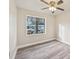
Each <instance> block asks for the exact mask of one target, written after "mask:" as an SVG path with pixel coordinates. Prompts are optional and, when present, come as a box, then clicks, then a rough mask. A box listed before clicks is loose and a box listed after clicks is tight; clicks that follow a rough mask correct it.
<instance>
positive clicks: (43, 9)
mask: <svg viewBox="0 0 79 59" xmlns="http://www.w3.org/2000/svg"><path fill="white" fill-rule="evenodd" d="M48 8H49V7H45V8H42V9H41V10H44V9H48Z"/></svg>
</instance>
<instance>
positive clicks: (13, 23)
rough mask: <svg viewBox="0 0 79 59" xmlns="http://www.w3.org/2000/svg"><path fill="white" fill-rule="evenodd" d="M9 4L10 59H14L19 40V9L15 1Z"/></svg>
mask: <svg viewBox="0 0 79 59" xmlns="http://www.w3.org/2000/svg"><path fill="white" fill-rule="evenodd" d="M9 3H10V6H9V7H10V9H9V53H10V59H14V55H15V51H16V40H17V15H16V14H17V9H16V4H15V0H10V2H9Z"/></svg>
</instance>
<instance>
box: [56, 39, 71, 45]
mask: <svg viewBox="0 0 79 59" xmlns="http://www.w3.org/2000/svg"><path fill="white" fill-rule="evenodd" d="M57 40H58V41H60V42H62V43H65V44H67V45H69V46H70V43H68V42H66V41H63V40H59V39H57Z"/></svg>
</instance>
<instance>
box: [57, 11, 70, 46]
mask: <svg viewBox="0 0 79 59" xmlns="http://www.w3.org/2000/svg"><path fill="white" fill-rule="evenodd" d="M69 13H70V12H64V13H62V14H59V15H57V16H56V34H57V39H58V40H60V41H63V42H66V43H67V44H69V43H70V36H69V35H70V14H69Z"/></svg>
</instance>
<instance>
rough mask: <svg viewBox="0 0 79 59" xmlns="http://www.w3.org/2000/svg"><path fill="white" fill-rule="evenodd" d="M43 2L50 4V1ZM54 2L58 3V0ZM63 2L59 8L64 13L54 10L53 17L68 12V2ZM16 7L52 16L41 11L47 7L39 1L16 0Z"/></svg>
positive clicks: (48, 11)
mask: <svg viewBox="0 0 79 59" xmlns="http://www.w3.org/2000/svg"><path fill="white" fill-rule="evenodd" d="M45 1H47V2H50V1H51V0H45ZM54 1H58V0H54ZM63 1H64V3H63V4H62V5H60V6H59V7H61V8H63V9H64V10H65V11H60V10H56V11H55V13H54V15H58V14H61V13H63V12H66V11H69V10H70V0H63ZM16 5H17V7H20V8H24V9H28V10H33V11H37V12H43V13H47V14H52V13H51V11H50V10H48V9H47V10H41V9H42V8H43V7H47V6H48V5H46V4H44V3H43V2H41V1H40V0H16Z"/></svg>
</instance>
